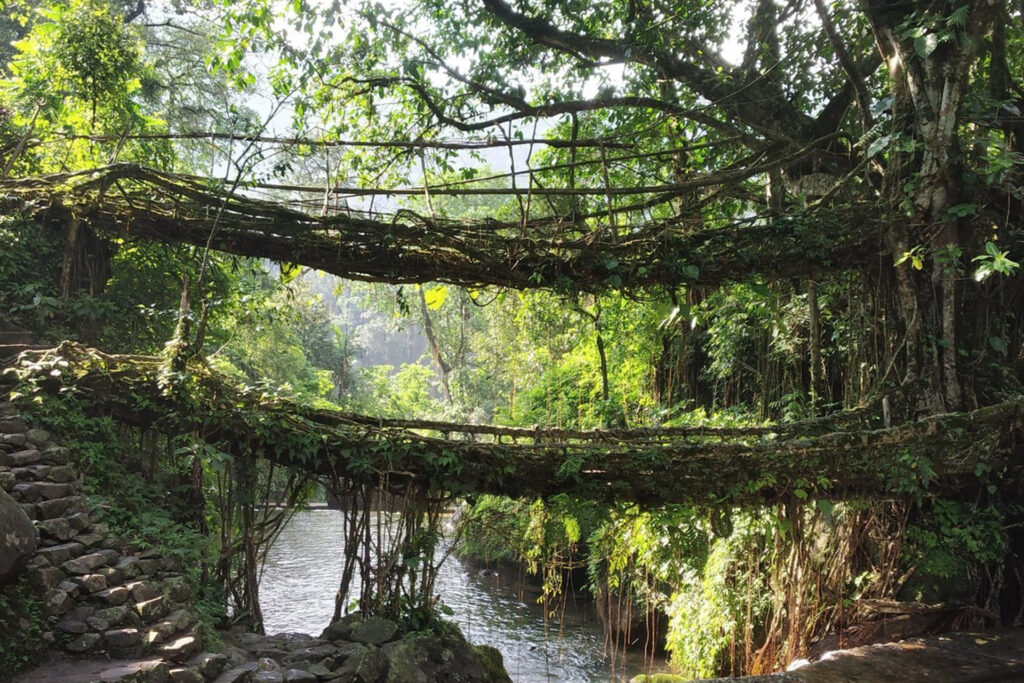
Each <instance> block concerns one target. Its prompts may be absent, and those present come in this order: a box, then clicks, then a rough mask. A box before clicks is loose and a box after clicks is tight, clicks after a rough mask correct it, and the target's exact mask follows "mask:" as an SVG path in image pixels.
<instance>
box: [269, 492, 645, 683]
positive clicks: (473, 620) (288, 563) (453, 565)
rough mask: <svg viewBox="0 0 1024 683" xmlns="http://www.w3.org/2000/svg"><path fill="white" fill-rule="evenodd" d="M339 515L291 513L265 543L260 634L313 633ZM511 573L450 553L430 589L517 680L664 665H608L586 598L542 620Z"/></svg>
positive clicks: (532, 595)
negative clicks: (478, 566)
mask: <svg viewBox="0 0 1024 683" xmlns="http://www.w3.org/2000/svg"><path fill="white" fill-rule="evenodd" d="M343 547H344V545H343V539H342V533H341V513H340V512H338V511H335V510H309V511H304V512H299V513H296V515H295V517H294V518H292V520H291V521H290V522H289V523H288V526H286V527H285V529H284V531H283V532H282V534H281V537H280V538H279V539H278V540H277V542H276V543H275V544H274V547H273V548H271V550H270V553H269V555H268V557H267V564H266V568H265V570H264V574H263V580H262V583H261V584H260V602H261V604H262V606H263V613H264V622H265V624H264V625H265V627H266V630H267V633H280V632H285V631H296V632H300V633H309V634H312V635H319V634H320V632H321V631H322V630H323V629H324V627H325V626H327V624H328V622H330V619H331V616H332V614H333V612H334V593H335V591H336V590H337V588H338V580H339V577H340V573H341V561H340V554H341V553H342V552H343ZM519 579H520V577H518V576H508V575H503V574H500V573H499V574H497V575H495V574H491V573H486V575H485V574H482V573H481V572H479V571H476V570H473V569H470V568H468V567H466V566H464V565H463V564H462V563H460V562H459V561H458V560H457V559H455V558H454V557H451V558H449V559H448V560H447V561H446V562H445V563H444V565H442V567H441V570H440V573H439V575H438V579H437V584H436V586H435V592H436V593H437V594H439V595H440V596H441V601H442V602H443V603H444V604H446V605H448V606H449V607H451V608H452V610H453V612H454V614H452V615H451V616H449V617H447V618H448V619H449V620H451V621H454V622H456V623H457V624H458V625H459V627H460V628H461V629H462V632H463V634H465V636H466V638H468V639H469V641H470V642H471V643H474V644H477V645H484V644H486V645H493V646H494V647H496V648H498V649H499V650H501V654H502V656H503V657H504V660H505V668H506V669H507V670H508V672H509V675H510V676H511V677H512V680H513V681H515V682H516V683H547V682H548V681H565V682H571V683H577V682H578V683H590V682H591V681H627V680H629V678H630V677H631V676H633V675H635V674H637V673H641V672H647V671H650V670H651V667H652V666H653V668H654V670H656V671H657V670H664V669H665V666H664V661H656V662H654V663H653V665H652V664H651V663H648V664H647V665H645V663H644V661H643V659H642V657H641V656H639V655H636V654H633V653H630V655H629V656H628V657H624V656H623V655H622V654H621V653H620V654H618V655H617V656H616V657H615V661H614V672H615V673H614V674H613V669H612V666H613V663H612V661H611V660H610V659H609V658H608V657H607V656H606V654H605V647H604V636H603V635H602V632H601V625H600V622H599V621H598V617H597V614H596V612H595V611H594V607H593V603H592V602H591V601H589V600H575V601H574V600H573V599H572V598H570V599H569V600H568V601H567V602H566V605H565V610H564V613H562V614H561V616H560V618H558V619H549V620H547V621H545V619H544V610H543V608H542V606H541V605H539V604H538V603H537V597H538V595H539V593H538V592H537V591H536V590H532V591H531V590H530V589H529V588H528V587H524V586H523V585H522V582H521V581H520V580H519Z"/></svg>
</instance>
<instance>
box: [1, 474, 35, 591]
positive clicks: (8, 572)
mask: <svg viewBox="0 0 1024 683" xmlns="http://www.w3.org/2000/svg"><path fill="white" fill-rule="evenodd" d="M38 545H39V535H38V534H37V533H36V528H35V527H34V526H33V525H32V520H30V519H29V518H28V515H26V514H25V511H24V510H22V509H21V506H20V505H18V503H17V502H16V501H15V500H14V499H13V498H11V496H10V495H9V494H8V493H7V492H6V491H3V490H0V584H4V583H8V582H9V581H10V580H12V579H13V578H14V577H15V576H16V575H17V574H18V573H19V572H20V571H21V569H22V568H23V567H24V565H25V563H26V562H27V561H28V558H29V557H31V556H32V553H34V552H35V550H36V547H37V546H38Z"/></svg>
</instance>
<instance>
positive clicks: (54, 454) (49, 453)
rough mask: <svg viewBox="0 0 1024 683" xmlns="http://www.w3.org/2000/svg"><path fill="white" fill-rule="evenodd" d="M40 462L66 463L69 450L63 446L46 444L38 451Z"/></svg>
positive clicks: (51, 463) (69, 456)
mask: <svg viewBox="0 0 1024 683" xmlns="http://www.w3.org/2000/svg"><path fill="white" fill-rule="evenodd" d="M40 454H41V456H42V460H41V462H43V463H45V464H47V465H67V464H68V460H69V459H70V458H71V450H70V449H68V448H64V447H63V446H46V447H45V448H43V449H42V450H41V451H40Z"/></svg>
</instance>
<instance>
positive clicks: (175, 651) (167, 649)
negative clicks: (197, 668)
mask: <svg viewBox="0 0 1024 683" xmlns="http://www.w3.org/2000/svg"><path fill="white" fill-rule="evenodd" d="M198 633H199V632H198V629H196V630H193V632H191V633H189V634H187V635H183V636H180V637H178V638H175V639H174V640H171V641H168V642H167V643H165V644H164V645H161V646H160V647H158V648H157V649H156V654H157V655H159V656H160V657H163V658H164V659H167V660H169V661H172V662H175V663H177V664H180V663H182V662H184V661H185V660H186V659H188V658H189V657H191V656H192V655H194V654H196V653H197V652H199V650H201V649H202V642H201V640H200V638H199V635H198Z"/></svg>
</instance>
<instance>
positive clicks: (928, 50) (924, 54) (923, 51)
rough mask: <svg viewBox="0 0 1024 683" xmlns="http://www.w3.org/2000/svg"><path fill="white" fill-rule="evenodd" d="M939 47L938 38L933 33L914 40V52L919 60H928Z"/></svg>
mask: <svg viewBox="0 0 1024 683" xmlns="http://www.w3.org/2000/svg"><path fill="white" fill-rule="evenodd" d="M938 46H939V37H938V36H937V35H936V34H934V33H928V34H925V35H923V36H921V37H920V38H915V39H914V50H915V51H916V52H917V54H918V56H919V57H920V58H921V59H928V58H929V57H931V55H932V53H933V52H935V48H937V47H938Z"/></svg>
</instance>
